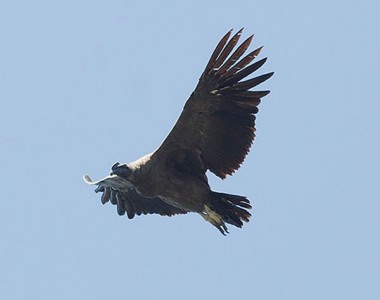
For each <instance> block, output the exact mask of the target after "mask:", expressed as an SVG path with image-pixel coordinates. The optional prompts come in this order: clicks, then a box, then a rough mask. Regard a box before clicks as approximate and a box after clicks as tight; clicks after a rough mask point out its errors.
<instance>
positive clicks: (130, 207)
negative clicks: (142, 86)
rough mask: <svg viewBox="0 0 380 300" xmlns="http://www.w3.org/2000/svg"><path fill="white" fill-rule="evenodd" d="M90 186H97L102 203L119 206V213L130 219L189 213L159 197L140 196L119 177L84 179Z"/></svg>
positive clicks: (85, 177) (86, 177) (87, 177)
mask: <svg viewBox="0 0 380 300" xmlns="http://www.w3.org/2000/svg"><path fill="white" fill-rule="evenodd" d="M83 179H84V181H85V182H86V183H87V184H90V185H97V186H98V187H97V188H96V190H95V192H97V193H98V192H101V193H103V194H102V197H101V201H102V203H103V204H106V203H107V202H108V201H110V202H111V203H112V204H114V205H116V206H117V213H118V214H119V215H121V216H122V215H124V214H125V213H127V216H128V218H129V219H133V218H134V216H135V215H138V216H139V215H141V214H144V215H146V214H159V215H161V216H173V215H176V214H186V213H187V212H186V211H184V210H181V209H179V208H177V207H174V206H172V205H170V204H167V203H166V202H164V201H163V200H161V199H160V198H159V197H145V196H142V195H140V194H139V193H138V192H137V191H136V189H135V188H134V187H133V186H132V185H131V184H130V183H129V182H128V181H127V180H125V179H124V178H122V177H120V176H117V175H110V176H107V177H105V178H103V179H101V180H99V181H92V180H91V178H90V177H89V176H87V175H86V176H84V177H83Z"/></svg>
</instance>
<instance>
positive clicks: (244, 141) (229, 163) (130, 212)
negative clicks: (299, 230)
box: [84, 30, 273, 235]
mask: <svg viewBox="0 0 380 300" xmlns="http://www.w3.org/2000/svg"><path fill="white" fill-rule="evenodd" d="M231 32H232V31H229V32H227V34H226V35H225V36H224V37H223V38H222V39H221V40H220V42H219V43H218V45H217V46H216V48H215V50H214V52H213V53H212V55H211V58H210V60H209V62H208V64H207V66H206V68H205V70H204V71H203V73H202V75H201V77H200V79H199V82H198V85H197V87H196V88H195V90H194V92H193V93H192V94H191V95H190V98H189V99H188V100H187V102H186V104H185V106H184V109H183V111H182V113H181V115H180V117H179V119H178V121H177V123H176V124H175V126H174V128H173V129H172V130H171V132H170V133H169V135H168V137H167V138H166V139H165V140H164V142H163V143H162V145H161V146H160V147H159V148H158V149H157V150H156V151H154V152H153V153H150V154H148V155H145V156H143V157H142V158H140V159H138V160H136V161H134V162H132V163H129V164H119V163H116V164H115V165H114V166H113V167H112V171H111V173H110V175H109V176H107V177H105V178H104V179H102V180H99V181H92V180H91V179H90V177H89V176H84V180H85V182H86V183H88V184H91V185H97V188H96V190H95V191H96V192H101V193H102V197H101V201H102V203H103V204H105V203H106V202H108V201H111V203H112V204H114V205H116V206H117V212H118V214H119V215H124V214H125V213H127V216H128V218H129V219H132V218H133V217H134V216H135V215H141V214H160V215H162V216H173V215H176V214H186V213H188V212H196V213H198V214H200V215H201V216H202V217H203V218H204V219H205V220H206V221H208V222H210V223H211V224H212V225H214V226H215V227H216V228H218V230H219V231H220V232H221V233H222V234H224V235H225V234H226V233H228V230H227V227H226V224H225V223H229V224H232V225H234V226H237V227H242V225H243V221H244V222H248V220H249V217H250V216H251V214H250V213H249V212H248V210H247V209H250V208H251V205H250V202H249V200H248V199H247V198H246V197H244V196H238V195H230V194H225V193H219V192H214V191H212V190H211V189H210V186H209V184H208V180H207V176H206V171H207V170H210V171H211V172H212V173H214V174H215V175H217V176H218V177H220V178H222V179H223V178H225V177H226V176H227V175H231V174H232V173H233V172H235V170H237V169H238V168H239V167H240V165H241V164H242V162H243V161H244V158H245V156H246V155H247V153H248V151H249V148H250V147H251V144H252V142H253V139H254V137H255V114H256V113H257V112H258V108H257V106H258V105H259V103H260V101H261V98H262V97H264V96H266V95H267V94H268V93H269V91H251V90H250V89H251V88H253V87H255V86H257V85H259V84H260V83H262V82H264V81H265V80H267V79H268V78H270V77H271V76H272V75H273V73H267V74H264V75H260V76H257V77H254V78H250V79H247V76H249V75H250V74H251V73H253V72H254V71H256V70H257V69H259V68H260V67H261V66H262V65H263V64H264V63H265V61H266V58H263V59H261V60H259V61H257V62H255V63H251V62H252V61H253V60H254V58H255V57H256V56H257V55H258V54H259V53H260V50H261V47H260V48H258V49H256V50H253V51H252V52H250V53H248V54H247V55H246V56H244V57H243V58H241V57H242V56H243V54H244V53H245V52H246V50H247V48H248V47H249V45H250V43H251V41H252V38H253V36H250V37H249V38H247V39H246V40H245V41H244V42H243V43H242V44H241V45H240V46H239V47H237V48H236V50H235V51H234V52H233V53H232V51H233V49H234V48H235V46H236V45H237V43H238V41H239V38H240V36H241V33H242V30H240V31H238V32H237V33H236V34H235V35H234V36H233V37H232V38H230V35H231ZM231 53H232V54H231Z"/></svg>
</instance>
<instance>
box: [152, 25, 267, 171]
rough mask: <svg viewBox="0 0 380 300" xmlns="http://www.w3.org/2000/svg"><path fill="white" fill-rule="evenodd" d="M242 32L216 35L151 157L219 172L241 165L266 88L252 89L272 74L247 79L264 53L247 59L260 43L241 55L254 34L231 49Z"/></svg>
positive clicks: (252, 54) (259, 62) (260, 61)
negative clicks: (176, 115) (194, 83)
mask: <svg viewBox="0 0 380 300" xmlns="http://www.w3.org/2000/svg"><path fill="white" fill-rule="evenodd" d="M241 33H242V29H241V30H240V31H238V32H237V33H236V34H235V35H234V36H233V37H232V38H231V39H230V35H231V31H229V32H228V33H227V34H226V35H225V36H224V37H223V38H222V39H221V40H220V42H219V44H218V45H217V47H216V49H215V50H214V52H213V54H212V56H211V58H210V60H209V62H208V64H207V66H206V68H205V70H204V72H203V74H202V75H201V77H200V79H199V83H198V85H197V87H196V89H195V90H194V92H193V93H192V94H191V96H190V98H189V99H188V101H187V102H186V104H185V107H184V109H183V112H182V114H181V115H180V117H179V119H178V121H177V123H176V124H175V126H174V128H173V129H172V131H171V132H170V133H169V135H168V137H167V138H166V139H165V141H164V142H163V144H162V145H161V146H160V148H159V149H158V150H157V151H156V152H155V153H154V155H153V156H152V161H153V160H154V159H155V157H159V159H158V160H159V161H162V160H164V161H165V160H166V161H173V160H174V162H172V163H173V164H174V166H175V167H176V168H179V169H187V170H188V171H196V172H199V171H201V173H203V172H205V171H206V170H207V169H209V170H210V171H211V172H213V173H214V174H216V175H217V176H219V177H221V178H225V177H226V175H230V174H232V173H233V172H234V171H235V170H237V169H238V168H239V167H240V165H241V163H242V162H243V161H244V158H245V156H246V155H247V153H248V151H249V149H250V147H251V144H252V142H253V140H254V137H255V133H254V132H255V114H256V113H257V112H258V108H257V106H258V105H259V103H260V101H261V98H262V97H264V96H266V95H267V94H269V91H250V89H251V88H253V87H255V86H257V85H259V84H260V83H262V82H264V81H265V80H267V79H268V78H270V77H271V76H272V75H273V73H267V74H264V75H261V76H257V77H254V78H251V79H246V77H247V76H249V75H250V74H251V73H253V72H254V71H256V70H257V69H259V68H260V67H261V66H262V65H263V64H264V63H265V61H266V58H263V59H261V60H259V61H257V62H255V63H252V64H251V62H252V61H253V59H254V58H255V57H256V56H257V55H258V54H259V53H260V50H261V47H260V48H258V49H256V50H254V51H252V52H250V53H249V54H247V55H246V56H244V57H243V58H241V57H242V56H243V54H244V53H245V52H246V50H247V49H248V47H249V45H250V43H251V41H252V38H253V36H250V37H249V38H248V39H246V40H245V41H244V42H243V43H242V44H241V45H240V46H239V47H238V48H237V49H236V50H235V51H234V52H233V53H232V54H231V52H232V51H233V49H234V48H235V46H236V44H237V43H238V40H239V38H240V36H241ZM240 58H241V59H240ZM189 162H191V163H189ZM189 168H190V169H189Z"/></svg>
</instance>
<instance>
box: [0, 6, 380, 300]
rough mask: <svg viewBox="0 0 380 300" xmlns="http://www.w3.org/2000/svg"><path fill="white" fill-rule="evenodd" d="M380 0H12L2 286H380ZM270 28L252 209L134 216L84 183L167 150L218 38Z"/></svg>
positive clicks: (208, 293)
mask: <svg viewBox="0 0 380 300" xmlns="http://www.w3.org/2000/svg"><path fill="white" fill-rule="evenodd" d="M379 11H380V4H379V2H378V1H365V0H364V1H361V2H360V3H359V2H358V1H324V0H322V1H295V0H294V1H292V0H289V1H265V2H264V1H260V2H259V1H243V0H242V1H198V2H197V1H188V2H179V1H150V2H149V1H121V0H119V1H116V0H114V1H72V0H67V1H42V0H36V1H17V0H12V1H0V100H1V109H0V143H1V156H0V167H1V174H0V182H1V187H2V193H1V209H0V240H1V247H0V298H1V299H116V298H118V299H206V298H208V299H292V300H294V299H309V300H310V299H380V285H379V282H380V271H379V267H380V243H379V228H380V220H379V216H378V215H379V210H380V204H379V199H380V197H379V178H380V176H379V168H380V159H379V153H380V140H379V129H380V126H379V111H380V104H379V103H380V97H379V96H380V95H379V86H380V76H379V74H378V72H379V67H380V55H379V53H380V39H379V28H380V21H379ZM241 27H245V31H244V34H243V38H245V37H248V36H249V35H250V34H251V33H255V34H256V35H255V38H254V41H253V46H252V47H251V48H250V49H254V48H256V47H258V46H261V45H265V47H264V49H263V51H262V54H261V56H260V57H265V56H268V58H269V59H268V62H267V64H266V65H265V66H264V67H263V68H262V70H261V72H259V73H264V72H269V71H275V76H274V77H272V78H271V79H270V80H269V81H268V82H267V83H265V84H264V85H263V88H265V89H267V88H268V89H271V90H272V93H271V94H270V95H269V96H267V97H266V98H264V101H263V102H262V104H261V106H260V112H259V115H258V120H257V139H256V141H255V143H254V145H253V148H252V149H251V152H250V154H249V156H248V157H247V159H246V161H245V163H244V165H243V166H242V168H241V169H240V170H239V171H238V172H237V173H236V174H235V175H234V176H232V177H229V178H228V179H226V180H224V181H221V180H219V179H217V178H215V177H214V176H211V178H210V182H211V185H212V187H213V189H214V190H217V191H224V192H229V193H236V194H242V195H247V196H248V197H249V199H251V201H252V202H253V204H254V209H253V217H252V220H251V222H250V223H248V224H246V226H245V227H244V228H243V229H236V228H231V226H230V232H231V234H230V235H229V236H227V237H224V236H222V235H221V234H220V233H219V232H218V231H217V230H216V229H215V228H213V227H212V226H211V225H210V224H207V223H206V222H204V221H203V220H202V218H200V217H199V216H198V215H196V214H190V215H185V216H177V217H172V218H168V217H159V216H144V217H137V218H135V219H134V220H132V221H129V220H128V219H127V218H126V217H119V216H117V214H116V209H115V207H114V206H112V205H106V206H102V205H101V204H100V196H99V195H97V194H95V193H94V192H93V189H92V188H90V187H88V186H87V185H85V183H84V182H83V180H82V178H81V177H82V175H84V174H89V175H91V176H92V177H93V178H94V179H98V178H101V177H103V176H105V175H107V174H108V172H109V169H110V167H111V165H112V164H113V163H115V162H116V161H120V162H129V161H132V160H134V159H136V158H138V157H140V156H142V155H144V154H146V153H148V152H150V151H153V150H154V149H156V148H157V147H158V146H159V145H160V143H161V141H162V140H163V139H164V138H165V137H166V135H167V134H168V132H169V130H170V129H171V128H172V126H173V125H174V123H175V121H176V119H177V117H178V116H179V114H180V112H181V110H182V107H183V105H184V102H185V100H186V99H187V97H188V96H189V95H190V93H191V92H192V90H193V88H194V87H195V85H196V83H197V80H198V78H199V76H200V74H201V72H202V70H203V69H204V67H205V64H206V63H207V60H208V58H209V56H210V55H211V52H212V50H213V49H214V47H215V45H216V43H217V42H218V41H219V39H220V38H221V37H222V36H223V35H224V33H225V32H227V31H228V30H230V29H231V28H234V29H235V30H238V29H240V28H241Z"/></svg>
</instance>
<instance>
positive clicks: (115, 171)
mask: <svg viewBox="0 0 380 300" xmlns="http://www.w3.org/2000/svg"><path fill="white" fill-rule="evenodd" d="M111 169H112V171H111V173H110V175H117V176H120V177H122V178H124V179H128V178H129V175H131V173H132V170H131V169H130V168H128V166H127V165H126V164H122V165H121V164H119V163H118V162H117V163H115V164H114V165H113V166H112V168H111Z"/></svg>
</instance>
